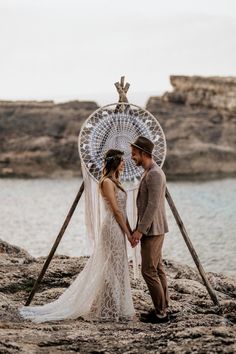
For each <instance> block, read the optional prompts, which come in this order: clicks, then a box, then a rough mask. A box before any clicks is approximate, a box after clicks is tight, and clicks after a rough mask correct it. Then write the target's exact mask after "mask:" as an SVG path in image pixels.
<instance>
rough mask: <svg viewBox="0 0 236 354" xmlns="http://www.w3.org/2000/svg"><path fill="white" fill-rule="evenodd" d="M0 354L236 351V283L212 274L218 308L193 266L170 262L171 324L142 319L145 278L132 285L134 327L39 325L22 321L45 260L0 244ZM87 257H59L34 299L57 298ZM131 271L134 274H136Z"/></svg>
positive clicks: (126, 324) (145, 300)
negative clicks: (146, 321) (134, 313)
mask: <svg viewBox="0 0 236 354" xmlns="http://www.w3.org/2000/svg"><path fill="white" fill-rule="evenodd" d="M0 253H1V257H0V269H1V271H0V352H1V353H5V354H10V353H27V354H29V353H50V354H51V353H63V352H64V353H74V352H81V353H147V352H149V353H192V352H198V353H200V352H201V353H233V352H235V349H236V347H235V338H236V336H235V335H236V331H235V322H236V301H235V299H236V280H235V279H233V278H229V277H226V276H224V275H223V274H216V273H208V274H207V275H208V278H209V280H210V281H211V283H212V285H213V287H214V288H215V291H216V293H217V296H218V298H219V301H220V304H221V311H219V309H218V308H216V307H215V306H214V305H213V304H212V302H211V300H210V298H209V296H208V293H207V291H206V289H205V287H204V286H203V284H202V282H201V280H200V279H199V276H198V273H197V271H196V270H195V269H193V268H190V267H189V266H185V265H181V264H178V263H176V262H172V261H168V260H165V265H166V270H167V276H168V282H169V290H170V298H171V304H170V310H169V311H170V314H171V321H170V322H169V323H167V324H162V325H150V324H144V323H141V322H140V321H139V320H138V315H139V313H140V312H142V311H145V310H147V309H149V307H150V305H151V302H150V297H149V295H148V291H147V288H146V285H145V284H144V282H143V280H142V279H141V278H140V279H137V280H132V284H131V285H132V294H133V299H134V304H135V308H136V311H137V319H135V320H134V321H129V322H117V323H110V322H99V323H97V322H86V321H83V320H82V319H81V318H78V319H77V320H66V321H54V322H49V323H42V324H35V323H31V322H30V321H26V320H22V319H21V318H20V316H19V313H18V308H19V307H20V306H21V305H22V304H24V302H25V300H26V299H27V296H28V294H29V292H30V289H31V287H32V284H33V282H34V280H35V278H36V277H37V275H38V274H39V271H40V269H41V267H42V264H43V261H44V259H43V258H37V259H36V258H33V257H31V256H30V255H29V254H28V253H27V252H26V251H24V250H22V249H20V248H18V247H14V246H12V245H9V244H7V243H6V242H4V241H1V240H0ZM86 260H87V258H86V257H81V258H75V257H74V258H70V257H66V256H59V255H57V256H55V257H54V259H53V261H52V263H51V265H50V267H49V269H48V271H47V273H46V275H45V278H44V279H43V281H42V284H41V286H40V289H39V291H38V292H37V293H36V295H35V298H34V300H33V303H34V304H44V303H46V302H49V301H52V300H53V299H55V298H57V297H58V296H59V295H60V294H61V293H62V292H63V291H64V290H65V288H66V287H68V285H69V284H70V283H71V282H72V281H73V279H75V277H76V276H77V274H78V273H79V272H80V271H81V270H82V269H83V267H84V265H85V263H86ZM131 273H132V272H131Z"/></svg>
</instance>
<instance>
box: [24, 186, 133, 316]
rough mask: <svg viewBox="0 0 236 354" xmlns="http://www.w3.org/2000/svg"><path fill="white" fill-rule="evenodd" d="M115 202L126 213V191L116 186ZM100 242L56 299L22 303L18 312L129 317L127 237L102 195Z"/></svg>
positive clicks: (130, 306) (131, 312)
mask: <svg viewBox="0 0 236 354" xmlns="http://www.w3.org/2000/svg"><path fill="white" fill-rule="evenodd" d="M116 196H117V202H118V205H119V207H120V209H121V210H122V213H123V214H124V216H125V217H126V199H127V197H126V194H125V193H124V192H123V191H122V190H121V189H119V188H117V187H116ZM104 211H105V214H104V219H103V223H102V227H101V233H100V242H99V245H98V246H97V247H96V249H95V250H94V252H93V254H92V256H91V257H90V258H89V260H88V262H87V264H86V266H85V268H84V269H83V270H82V272H81V273H80V274H79V275H78V276H77V278H76V279H75V280H74V282H73V283H72V284H71V285H70V286H69V288H68V289H67V290H66V291H65V292H64V293H63V294H62V295H61V296H60V297H59V298H58V299H57V300H55V301H53V302H51V303H49V304H45V305H43V306H27V307H26V306H24V307H22V308H21V309H20V313H21V315H22V316H23V317H24V318H28V319H31V320H32V321H34V322H45V321H53V320H63V319H72V318H77V317H83V318H84V319H88V320H112V321H116V320H119V319H124V318H127V319H130V318H132V317H133V315H134V307H133V301H132V297H131V287H130V279H129V269H128V258H127V250H126V240H125V235H124V234H123V232H122V230H121V228H120V226H119V224H118V223H117V221H116V219H115V217H114V214H113V212H112V210H111V209H110V206H109V204H108V202H107V201H106V200H105V199H104Z"/></svg>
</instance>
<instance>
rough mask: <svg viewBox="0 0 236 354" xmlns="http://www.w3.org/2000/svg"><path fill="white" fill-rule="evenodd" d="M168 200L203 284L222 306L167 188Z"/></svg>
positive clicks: (213, 298)
mask: <svg viewBox="0 0 236 354" xmlns="http://www.w3.org/2000/svg"><path fill="white" fill-rule="evenodd" d="M166 199H167V202H168V204H169V206H170V209H171V211H172V213H173V215H174V218H175V220H176V222H177V224H178V226H179V229H180V232H181V234H182V236H183V238H184V241H185V243H186V245H187V247H188V249H189V252H190V253H191V255H192V257H193V260H194V262H195V264H196V266H197V268H198V270H199V273H200V275H201V277H202V280H203V283H204V284H205V286H206V288H207V291H208V293H209V295H210V297H211V299H212V301H213V303H214V304H215V305H217V306H220V303H219V300H218V298H217V296H216V293H215V291H214V290H213V288H212V286H211V284H210V283H209V281H208V279H207V276H206V273H205V271H204V269H203V267H202V265H201V262H200V260H199V258H198V255H197V253H196V251H195V249H194V247H193V244H192V242H191V240H190V238H189V236H188V233H187V231H186V229H185V226H184V224H183V221H182V220H181V217H180V215H179V213H178V210H177V209H176V206H175V204H174V202H173V199H172V198H171V195H170V192H169V190H168V188H166Z"/></svg>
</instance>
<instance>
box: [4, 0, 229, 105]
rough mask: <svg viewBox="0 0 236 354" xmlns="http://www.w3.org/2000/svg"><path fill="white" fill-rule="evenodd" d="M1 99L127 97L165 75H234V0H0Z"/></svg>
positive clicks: (141, 95) (162, 83) (165, 84)
mask: <svg viewBox="0 0 236 354" xmlns="http://www.w3.org/2000/svg"><path fill="white" fill-rule="evenodd" d="M0 44H1V47H0V48H1V53H0V99H54V100H56V101H65V100H69V99H92V100H97V101H98V103H100V104H106V103H110V102H112V101H116V100H117V95H116V91H115V89H114V87H113V83H114V82H115V81H117V80H118V79H119V78H120V76H121V75H123V74H124V75H125V76H126V77H127V80H128V81H129V82H130V83H131V85H132V86H131V88H130V91H129V95H128V97H129V100H130V101H132V102H133V103H137V104H144V103H145V101H146V99H147V98H148V96H149V95H155V94H160V93H161V92H164V91H165V90H168V89H170V85H169V75H171V74H176V75H181V74H184V75H227V76H236V1H235V0H161V1H160V0H143V1H139V0H119V1H117V0H83V1H82V0H38V1H37V0H0Z"/></svg>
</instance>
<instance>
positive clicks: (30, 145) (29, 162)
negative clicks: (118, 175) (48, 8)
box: [0, 76, 236, 180]
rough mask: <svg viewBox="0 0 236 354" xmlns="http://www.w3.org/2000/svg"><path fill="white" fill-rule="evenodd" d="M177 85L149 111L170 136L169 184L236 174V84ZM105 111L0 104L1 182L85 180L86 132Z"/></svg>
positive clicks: (217, 80) (181, 79)
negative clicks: (82, 143)
mask: <svg viewBox="0 0 236 354" xmlns="http://www.w3.org/2000/svg"><path fill="white" fill-rule="evenodd" d="M170 81H171V84H172V86H173V90H172V91H171V92H166V93H165V94H164V95H163V96H161V97H151V98H150V99H149V101H148V103H147V106H146V108H147V109H148V110H149V111H150V112H151V113H153V114H154V116H155V117H157V119H158V120H159V122H160V123H161V126H162V128H163V130H164V133H165V135H166V140H167V157H166V162H165V164H164V170H165V172H166V174H167V177H168V179H191V178H194V179H198V180H199V179H209V178H219V177H225V176H236V134H235V131H236V78H235V77H195V76H193V77H191V76H171V77H170ZM131 84H132V83H131ZM131 89H134V90H135V88H132V86H131ZM132 103H135V102H132ZM97 108H98V106H97V104H96V103H95V102H92V101H91V102H80V101H73V102H67V103H60V104H55V103H54V102H53V101H46V102H34V101H30V102H19V101H18V102H17V101H16V102H11V101H0V177H58V176H63V177H68V176H78V175H80V174H81V169H80V160H79V154H78V146H77V139H78V135H79V131H80V128H81V125H82V123H83V122H84V120H85V119H87V118H88V117H89V115H90V114H91V113H92V112H93V111H94V110H96V109H97Z"/></svg>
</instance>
